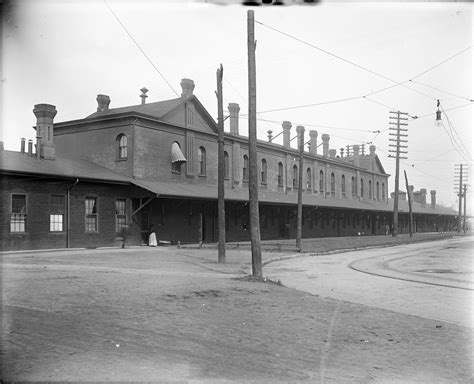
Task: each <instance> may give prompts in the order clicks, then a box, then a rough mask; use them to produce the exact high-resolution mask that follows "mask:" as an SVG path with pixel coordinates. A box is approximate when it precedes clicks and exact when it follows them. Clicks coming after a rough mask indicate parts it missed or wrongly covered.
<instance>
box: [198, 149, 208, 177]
mask: <svg viewBox="0 0 474 384" xmlns="http://www.w3.org/2000/svg"><path fill="white" fill-rule="evenodd" d="M198 167H199V174H200V175H201V176H204V175H205V174H206V150H205V149H204V147H199V150H198Z"/></svg>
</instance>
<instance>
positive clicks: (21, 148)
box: [20, 137, 26, 153]
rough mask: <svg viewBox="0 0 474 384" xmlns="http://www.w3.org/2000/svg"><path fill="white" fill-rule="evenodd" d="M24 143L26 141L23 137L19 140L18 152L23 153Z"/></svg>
mask: <svg viewBox="0 0 474 384" xmlns="http://www.w3.org/2000/svg"><path fill="white" fill-rule="evenodd" d="M25 141H26V139H25V138H24V137H22V138H21V145H20V152H21V153H25Z"/></svg>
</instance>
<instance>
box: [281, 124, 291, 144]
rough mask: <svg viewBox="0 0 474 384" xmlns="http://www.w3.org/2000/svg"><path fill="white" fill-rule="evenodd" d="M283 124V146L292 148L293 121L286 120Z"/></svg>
mask: <svg viewBox="0 0 474 384" xmlns="http://www.w3.org/2000/svg"><path fill="white" fill-rule="evenodd" d="M281 126H282V127H283V146H284V147H285V148H290V130H291V123H290V122H289V121H284V122H283V124H282V125H281Z"/></svg>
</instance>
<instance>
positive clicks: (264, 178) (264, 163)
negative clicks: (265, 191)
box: [261, 159, 267, 185]
mask: <svg viewBox="0 0 474 384" xmlns="http://www.w3.org/2000/svg"><path fill="white" fill-rule="evenodd" d="M261 174H262V184H265V185H266V184H267V161H266V160H265V159H262V172H261Z"/></svg>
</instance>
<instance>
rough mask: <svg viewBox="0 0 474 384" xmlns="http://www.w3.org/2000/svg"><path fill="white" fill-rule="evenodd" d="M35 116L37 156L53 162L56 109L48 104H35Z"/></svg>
mask: <svg viewBox="0 0 474 384" xmlns="http://www.w3.org/2000/svg"><path fill="white" fill-rule="evenodd" d="M33 113H34V114H35V116H36V137H38V144H39V148H36V150H37V151H39V155H40V157H41V158H43V159H47V160H54V156H55V150H54V123H53V119H54V116H56V113H57V111H56V107H55V106H54V105H50V104H37V105H35V108H34V109H33Z"/></svg>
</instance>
